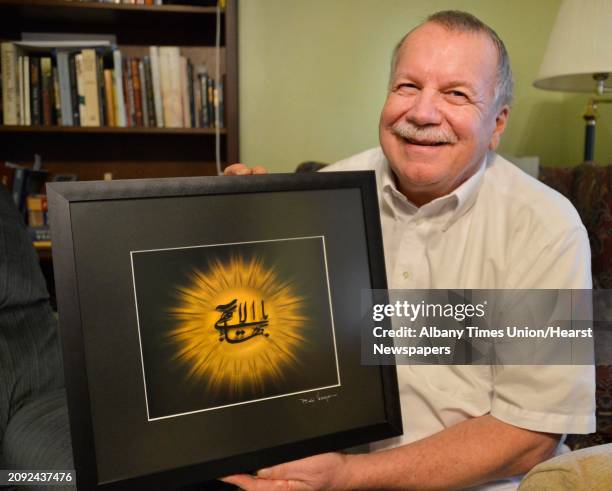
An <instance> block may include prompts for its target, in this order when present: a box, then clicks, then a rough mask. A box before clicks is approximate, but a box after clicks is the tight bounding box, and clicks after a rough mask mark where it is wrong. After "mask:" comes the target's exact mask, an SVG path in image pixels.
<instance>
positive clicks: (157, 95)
mask: <svg viewBox="0 0 612 491" xmlns="http://www.w3.org/2000/svg"><path fill="white" fill-rule="evenodd" d="M149 54H150V57H151V79H152V82H153V97H154V102H155V122H156V123H157V127H158V128H163V127H164V109H163V105H162V92H161V81H160V72H159V50H158V49H157V46H151V47H150V48H149Z"/></svg>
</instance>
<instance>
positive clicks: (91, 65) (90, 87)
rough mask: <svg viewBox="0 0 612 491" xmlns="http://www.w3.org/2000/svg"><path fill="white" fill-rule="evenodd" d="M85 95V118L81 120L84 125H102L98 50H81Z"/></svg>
mask: <svg viewBox="0 0 612 491" xmlns="http://www.w3.org/2000/svg"><path fill="white" fill-rule="evenodd" d="M81 57H82V58H81V66H82V84H83V96H84V97H85V101H84V102H85V115H86V117H85V119H82V120H81V124H82V125H83V126H100V100H99V92H98V90H99V88H98V87H99V84H98V76H97V74H98V62H97V61H96V50H94V49H84V50H83V51H81Z"/></svg>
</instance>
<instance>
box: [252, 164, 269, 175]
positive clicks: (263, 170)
mask: <svg viewBox="0 0 612 491" xmlns="http://www.w3.org/2000/svg"><path fill="white" fill-rule="evenodd" d="M267 173H268V169H266V168H265V167H262V166H261V165H256V166H255V167H253V174H267Z"/></svg>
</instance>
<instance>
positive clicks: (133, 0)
mask: <svg viewBox="0 0 612 491" xmlns="http://www.w3.org/2000/svg"><path fill="white" fill-rule="evenodd" d="M68 1H73V2H81V3H115V4H129V5H208V6H210V5H211V3H212V4H214V1H211V0H68Z"/></svg>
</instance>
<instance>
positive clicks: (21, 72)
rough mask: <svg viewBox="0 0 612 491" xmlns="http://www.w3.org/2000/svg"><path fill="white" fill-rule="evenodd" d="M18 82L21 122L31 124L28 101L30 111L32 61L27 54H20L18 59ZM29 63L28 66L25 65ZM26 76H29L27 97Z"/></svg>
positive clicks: (21, 123)
mask: <svg viewBox="0 0 612 491" xmlns="http://www.w3.org/2000/svg"><path fill="white" fill-rule="evenodd" d="M17 60H18V61H17V84H18V86H19V90H18V95H17V97H19V124H20V125H29V124H30V123H29V117H26V101H27V103H28V111H29V104H30V96H29V94H30V89H29V87H30V84H29V77H30V61H29V59H28V58H27V57H26V56H21V55H20V56H19V57H18V59H17ZM26 63H27V68H25V65H26ZM26 77H28V85H27V87H28V89H27V91H28V92H27V93H28V97H25V94H26Z"/></svg>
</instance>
